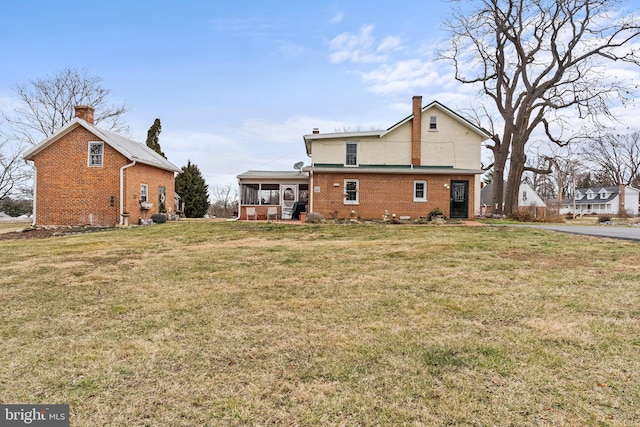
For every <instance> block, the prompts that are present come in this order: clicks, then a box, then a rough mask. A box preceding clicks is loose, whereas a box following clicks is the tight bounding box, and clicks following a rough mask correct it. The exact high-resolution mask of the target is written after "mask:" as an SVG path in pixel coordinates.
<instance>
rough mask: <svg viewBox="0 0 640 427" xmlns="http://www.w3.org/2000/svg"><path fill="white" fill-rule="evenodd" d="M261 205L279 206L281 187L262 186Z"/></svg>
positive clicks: (277, 185)
mask: <svg viewBox="0 0 640 427" xmlns="http://www.w3.org/2000/svg"><path fill="white" fill-rule="evenodd" d="M260 204H261V205H279V204H280V185H279V184H262V185H261V186H260Z"/></svg>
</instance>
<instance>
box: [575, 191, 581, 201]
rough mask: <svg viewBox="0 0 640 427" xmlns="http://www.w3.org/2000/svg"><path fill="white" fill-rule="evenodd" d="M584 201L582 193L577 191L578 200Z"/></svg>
mask: <svg viewBox="0 0 640 427" xmlns="http://www.w3.org/2000/svg"><path fill="white" fill-rule="evenodd" d="M580 199H582V193H581V192H580V191H576V200H580Z"/></svg>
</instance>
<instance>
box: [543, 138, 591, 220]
mask: <svg viewBox="0 0 640 427" xmlns="http://www.w3.org/2000/svg"><path fill="white" fill-rule="evenodd" d="M549 157H550V158H551V162H552V164H553V167H552V171H551V177H552V179H553V181H554V182H555V186H556V191H557V193H556V194H557V198H558V208H559V207H560V205H561V204H562V200H563V199H566V198H568V197H570V196H571V195H572V194H573V192H574V190H575V188H574V187H575V186H576V181H577V180H578V179H579V178H580V174H581V171H583V170H584V165H583V164H582V162H581V160H580V157H579V156H578V155H576V154H575V153H574V152H573V151H572V149H571V147H557V146H556V147H551V154H550V156H549Z"/></svg>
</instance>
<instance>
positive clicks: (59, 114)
mask: <svg viewBox="0 0 640 427" xmlns="http://www.w3.org/2000/svg"><path fill="white" fill-rule="evenodd" d="M13 90H14V92H15V93H16V95H17V96H18V98H19V99H20V101H21V103H20V105H19V106H18V107H16V108H15V109H14V111H13V114H11V115H7V114H3V117H4V119H5V120H6V121H7V123H8V125H9V128H10V130H11V132H12V133H13V136H14V137H15V139H17V140H19V141H23V142H26V143H28V144H31V145H33V144H35V143H37V142H38V141H40V140H42V139H44V138H46V137H48V136H50V135H52V134H53V133H54V132H56V131H57V130H58V129H60V128H61V127H62V126H64V125H65V124H66V123H67V122H69V121H70V120H72V119H73V117H74V114H75V112H74V106H76V105H90V106H92V107H94V108H95V110H96V115H95V118H94V121H95V123H96V124H98V123H100V124H101V125H102V126H103V127H105V128H106V129H108V130H111V131H113V132H116V133H125V134H126V133H127V132H128V126H127V125H125V124H124V123H123V122H121V118H122V115H123V114H124V113H126V112H127V111H129V109H130V108H129V107H128V106H127V105H125V104H124V103H123V104H122V105H119V106H116V105H112V104H109V97H110V94H111V91H110V90H108V89H105V88H103V87H102V86H101V79H100V78H99V77H93V76H90V75H88V74H87V72H86V71H85V70H83V71H78V70H75V69H73V68H65V69H64V70H62V71H61V72H59V73H58V74H56V75H55V76H53V77H50V78H46V79H36V80H30V81H29V83H27V84H22V85H17V86H15V87H14V88H13Z"/></svg>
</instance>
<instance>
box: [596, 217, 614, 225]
mask: <svg viewBox="0 0 640 427" xmlns="http://www.w3.org/2000/svg"><path fill="white" fill-rule="evenodd" d="M603 222H611V215H598V224H601V223H603Z"/></svg>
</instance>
